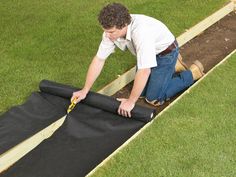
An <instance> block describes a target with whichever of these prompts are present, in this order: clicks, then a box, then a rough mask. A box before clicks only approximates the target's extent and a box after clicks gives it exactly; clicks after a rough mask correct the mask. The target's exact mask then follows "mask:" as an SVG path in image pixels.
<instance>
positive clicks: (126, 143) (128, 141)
mask: <svg viewBox="0 0 236 177" xmlns="http://www.w3.org/2000/svg"><path fill="white" fill-rule="evenodd" d="M235 53H236V49H235V50H234V51H233V52H231V53H230V54H229V55H227V56H226V57H225V58H224V59H223V60H222V61H221V62H220V63H218V64H217V65H216V66H214V67H213V68H212V69H211V70H210V71H208V72H207V73H206V74H205V75H204V76H203V77H202V78H200V79H199V80H198V81H196V83H195V84H194V85H193V86H191V87H190V88H188V89H187V90H186V91H185V92H184V93H183V94H181V95H180V96H179V97H178V98H176V99H175V100H174V101H173V102H172V103H171V104H170V105H169V106H167V107H166V108H165V109H164V110H163V111H161V112H160V113H159V114H158V115H157V116H156V117H155V118H154V119H153V120H152V121H151V122H149V123H147V124H146V125H144V126H143V127H142V128H141V129H140V130H139V131H137V132H136V133H135V134H134V135H133V136H131V137H130V138H129V139H128V140H127V141H126V142H124V143H123V144H122V145H121V146H120V147H119V148H117V149H116V150H115V151H114V152H113V153H112V154H110V155H109V156H108V157H107V158H106V159H104V160H103V161H102V162H101V163H100V164H99V165H97V166H96V167H95V168H94V169H93V170H92V171H91V172H90V173H88V174H87V175H86V177H89V176H91V175H92V174H94V173H95V171H96V170H97V169H98V168H100V167H101V166H103V165H104V164H105V163H106V162H107V161H109V160H110V159H111V158H112V157H113V156H114V155H116V154H117V153H119V152H120V151H121V150H122V149H124V148H125V147H126V146H127V145H128V144H129V143H130V142H131V141H132V140H133V139H135V138H136V137H137V136H138V135H139V134H140V133H141V132H142V131H144V130H145V129H147V128H148V127H149V126H150V125H151V124H152V122H153V121H155V120H157V119H158V117H160V116H161V115H162V114H163V113H165V112H166V111H167V110H168V109H170V108H171V107H172V106H173V105H174V104H176V103H177V102H178V101H179V100H180V99H181V98H182V97H184V96H185V95H187V94H188V93H189V92H190V91H191V90H192V89H193V88H194V87H196V86H197V85H198V84H199V83H200V82H201V81H202V80H203V79H204V78H205V77H207V76H208V75H209V74H211V72H212V71H213V70H215V69H216V68H217V67H219V66H220V65H221V64H222V63H224V62H225V61H226V60H227V59H228V58H229V57H231V56H232V55H233V54H235Z"/></svg>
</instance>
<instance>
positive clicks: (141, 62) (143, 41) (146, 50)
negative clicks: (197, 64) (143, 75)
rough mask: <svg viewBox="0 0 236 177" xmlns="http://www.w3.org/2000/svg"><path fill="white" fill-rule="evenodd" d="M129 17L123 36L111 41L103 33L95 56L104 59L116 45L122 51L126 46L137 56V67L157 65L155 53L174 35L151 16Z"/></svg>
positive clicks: (166, 44) (134, 15) (172, 38)
mask: <svg viewBox="0 0 236 177" xmlns="http://www.w3.org/2000/svg"><path fill="white" fill-rule="evenodd" d="M131 18H132V20H131V23H130V24H129V25H128V29H127V34H126V37H125V38H119V39H117V40H116V41H114V42H113V41H111V40H110V39H109V38H108V37H106V35H105V32H104V33H103V36H102V41H101V43H100V46H99V49H98V52H97V56H98V57H99V58H100V59H104V60H105V59H106V58H107V57H108V56H109V55H110V54H111V53H113V52H114V51H115V47H116V46H117V47H118V48H120V49H121V50H123V51H124V50H126V49H127V48H128V49H129V51H130V52H131V53H132V54H133V55H135V56H136V57H137V66H138V69H142V68H152V67H155V66H157V63H156V55H157V54H159V53H160V52H162V51H164V50H165V49H166V48H167V47H168V46H169V45H171V44H172V43H173V42H174V40H175V37H174V35H173V34H172V33H171V32H170V30H169V29H168V28H167V27H166V25H164V24H163V23H162V22H160V21H159V20H156V19H154V18H152V17H148V16H145V15H137V14H132V15H131Z"/></svg>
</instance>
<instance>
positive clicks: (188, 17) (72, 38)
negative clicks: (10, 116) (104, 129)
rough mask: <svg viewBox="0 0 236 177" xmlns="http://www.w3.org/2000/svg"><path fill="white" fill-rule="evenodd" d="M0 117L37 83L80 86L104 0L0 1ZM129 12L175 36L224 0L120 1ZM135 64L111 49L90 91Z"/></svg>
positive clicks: (94, 49)
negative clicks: (159, 23) (150, 19)
mask: <svg viewBox="0 0 236 177" xmlns="http://www.w3.org/2000/svg"><path fill="white" fill-rule="evenodd" d="M0 2H1V5H0V34H1V35H0V61H1V67H0V83H1V87H0V99H1V101H0V113H2V112H4V111H6V110H7V109H8V108H9V107H11V106H12V105H16V104H20V103H22V102H24V100H25V99H26V97H28V96H29V94H30V93H31V92H32V91H35V90H38V88H37V87H38V83H39V82H40V80H42V79H50V80H54V81H57V82H61V83H66V84H70V85H74V86H78V87H82V86H83V83H84V80H85V75H86V72H87V68H88V66H89V63H90V61H91V59H92V57H93V56H94V55H95V54H96V52H97V47H98V45H99V43H100V40H101V34H102V30H101V28H100V26H99V24H98V22H97V14H98V13H99V10H100V9H101V8H102V7H103V6H104V5H105V4H106V3H107V2H108V1H105V0H97V1H83V0H51V1H46V0H39V1H31V0H21V1H15V0H7V1H5V0H0ZM118 2H121V3H123V4H125V5H126V6H127V7H128V8H129V9H130V12H131V13H142V14H147V15H150V16H153V17H156V18H158V19H159V20H162V21H163V22H164V23H166V24H167V26H168V27H169V28H170V29H171V31H173V33H174V34H175V35H176V36H178V35H179V34H181V33H182V32H184V31H185V29H186V28H190V27H191V26H193V25H194V24H196V23H197V22H199V21H201V20H202V19H204V18H205V17H207V16H208V15H210V14H211V13H213V12H214V11H216V10H217V9H219V8H221V7H222V6H223V5H224V4H225V2H226V0H191V1H190V0H189V1H186V0H179V1H176V0H136V1H131V0H123V1H118ZM134 64H135V58H134V57H133V56H131V54H129V53H128V52H126V53H122V52H120V51H118V50H117V52H116V55H113V56H111V57H110V59H109V60H108V61H107V64H106V66H105V71H104V72H103V73H102V75H101V77H100V78H99V79H98V81H97V82H96V84H95V86H94V88H93V90H98V89H99V88H101V87H103V86H104V85H106V84H108V83H109V82H111V81H112V80H114V79H115V78H116V77H117V75H118V74H122V73H124V72H125V71H126V70H128V69H130V68H131V67H132V66H133V65H134Z"/></svg>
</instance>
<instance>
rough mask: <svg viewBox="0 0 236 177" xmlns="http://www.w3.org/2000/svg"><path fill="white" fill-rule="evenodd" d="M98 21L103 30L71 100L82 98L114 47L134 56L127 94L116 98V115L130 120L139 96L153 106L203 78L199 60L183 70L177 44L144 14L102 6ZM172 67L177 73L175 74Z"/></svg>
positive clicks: (116, 7) (166, 29)
mask: <svg viewBox="0 0 236 177" xmlns="http://www.w3.org/2000/svg"><path fill="white" fill-rule="evenodd" d="M98 20H99V22H100V24H101V26H102V28H103V30H104V33H103V37H102V41H101V43H100V46H99V49H98V52H97V54H96V56H95V57H94V58H93V61H92V62H91V64H90V66H89V69H88V73H87V77H86V82H85V85H84V87H83V89H82V90H80V91H77V92H74V93H73V96H72V98H71V100H74V99H77V100H76V102H79V101H80V100H82V99H84V98H85V97H86V95H87V93H88V92H89V90H90V88H91V87H92V85H93V83H94V82H95V80H96V79H97V77H98V76H99V74H100V72H101V70H102V68H103V66H104V63H105V60H106V58H107V57H108V56H109V55H110V54H111V53H113V52H114V49H115V47H116V46H117V47H119V48H120V49H121V50H125V49H126V48H128V49H129V50H130V52H131V53H132V54H134V55H135V56H136V57H137V72H136V75H135V79H134V85H133V88H132V91H131V94H130V96H129V98H128V99H118V100H119V101H120V102H121V104H120V106H119V109H118V114H120V115H122V116H125V117H131V110H132V109H133V108H134V105H135V103H136V101H137V100H138V98H139V97H144V98H145V99H146V101H147V102H148V103H149V104H152V105H154V106H158V105H162V104H163V103H164V102H165V100H167V99H169V98H171V97H172V96H174V95H175V94H176V93H178V92H180V91H182V90H184V89H185V88H187V87H189V86H190V85H191V84H193V82H194V81H195V80H197V79H199V78H200V77H202V76H203V66H202V65H201V63H200V62H199V61H196V62H195V63H194V64H193V65H191V67H190V70H186V67H185V65H184V64H183V62H182V60H181V59H179V60H178V61H177V58H178V55H179V48H178V44H177V42H176V40H175V37H174V36H173V34H172V33H171V32H170V31H169V29H168V28H167V27H166V26H165V25H164V24H163V23H162V22H160V21H158V20H156V19H154V18H151V17H148V16H145V15H133V14H129V12H128V9H127V8H126V7H124V6H123V5H122V4H119V3H112V4H108V5H107V6H105V7H104V8H103V9H102V10H101V11H100V14H99V16H98ZM176 62H177V63H176ZM175 67H176V69H177V70H178V72H179V73H178V74H175V72H176V71H175Z"/></svg>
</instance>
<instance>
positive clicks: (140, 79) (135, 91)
mask: <svg viewBox="0 0 236 177" xmlns="http://www.w3.org/2000/svg"><path fill="white" fill-rule="evenodd" d="M150 73H151V69H150V68H145V69H139V70H138V71H137V73H136V75H135V78H134V85H133V88H132V90H131V94H130V96H129V98H128V99H118V100H119V101H121V104H120V107H119V109H118V114H120V115H122V116H125V117H131V113H130V112H131V110H132V109H133V108H134V105H135V103H136V101H137V100H138V98H139V96H140V95H141V93H142V91H143V89H144V87H145V85H146V83H147V80H148V77H149V75H150Z"/></svg>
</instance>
